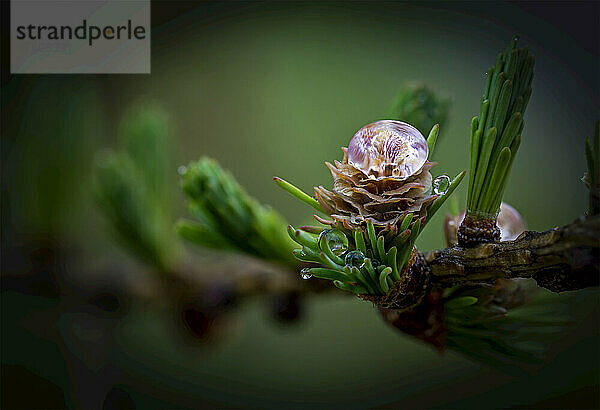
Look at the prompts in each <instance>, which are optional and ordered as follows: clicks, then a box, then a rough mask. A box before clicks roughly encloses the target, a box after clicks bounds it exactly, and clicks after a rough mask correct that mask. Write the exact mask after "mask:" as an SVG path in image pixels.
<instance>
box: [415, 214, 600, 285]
mask: <svg viewBox="0 0 600 410" xmlns="http://www.w3.org/2000/svg"><path fill="white" fill-rule="evenodd" d="M599 247H600V216H590V217H582V218H580V219H578V220H576V221H575V222H573V223H572V224H570V225H567V226H564V227H561V228H554V229H550V230H548V231H545V232H532V231H526V232H523V233H522V234H521V235H520V236H519V237H518V238H517V239H516V240H514V241H511V242H500V243H488V244H483V245H481V246H478V247H476V248H462V247H460V246H455V247H452V248H446V249H441V250H436V251H432V252H428V253H426V254H425V259H426V261H427V264H428V266H429V268H430V270H431V283H432V285H433V286H439V287H449V286H453V285H459V284H468V283H477V282H490V283H491V282H493V281H494V280H496V279H498V278H534V279H535V280H536V281H537V283H538V284H539V285H540V286H542V287H544V288H547V289H549V290H551V291H553V292H562V291H567V290H576V289H581V288H585V287H590V286H598V285H599V284H600V268H599Z"/></svg>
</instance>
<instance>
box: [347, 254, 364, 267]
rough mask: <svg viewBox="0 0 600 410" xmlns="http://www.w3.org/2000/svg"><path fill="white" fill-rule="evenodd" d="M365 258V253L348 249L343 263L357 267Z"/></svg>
mask: <svg viewBox="0 0 600 410" xmlns="http://www.w3.org/2000/svg"><path fill="white" fill-rule="evenodd" d="M364 260H365V255H363V253H362V252H361V251H350V252H348V253H347V254H346V258H345V259H344V263H345V264H346V266H356V267H359V266H360V265H362V263H363V261H364Z"/></svg>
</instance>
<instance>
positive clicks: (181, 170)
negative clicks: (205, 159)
mask: <svg viewBox="0 0 600 410" xmlns="http://www.w3.org/2000/svg"><path fill="white" fill-rule="evenodd" d="M186 172H187V167H186V166H185V165H180V166H179V168H177V173H178V174H179V175H181V176H183V175H185V173H186Z"/></svg>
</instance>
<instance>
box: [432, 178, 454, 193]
mask: <svg viewBox="0 0 600 410" xmlns="http://www.w3.org/2000/svg"><path fill="white" fill-rule="evenodd" d="M449 187H450V177H449V176H448V175H440V176H439V177H436V178H435V179H434V180H433V193H434V194H437V195H444V194H445V193H446V191H447V190H448V188H449Z"/></svg>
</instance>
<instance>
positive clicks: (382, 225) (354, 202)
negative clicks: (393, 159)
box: [315, 148, 438, 233]
mask: <svg viewBox="0 0 600 410" xmlns="http://www.w3.org/2000/svg"><path fill="white" fill-rule="evenodd" d="M342 150H343V151H344V158H343V160H342V162H339V161H335V166H334V165H332V164H330V163H328V162H327V163H326V164H327V166H328V167H329V169H330V170H331V175H332V176H333V189H332V190H331V191H329V190H327V189H325V188H324V187H322V186H319V187H315V198H316V199H317V201H319V203H320V204H321V206H322V207H323V209H324V210H325V211H326V212H327V213H328V214H329V215H330V216H331V218H332V219H333V221H332V222H331V225H336V226H338V227H339V228H342V229H346V230H354V229H356V228H360V227H363V228H364V226H365V224H366V222H367V221H368V220H371V221H373V224H374V226H375V229H376V231H377V233H379V232H381V231H383V230H392V231H393V230H395V229H397V224H398V223H399V222H401V221H402V219H403V218H404V216H406V215H407V214H408V213H412V214H413V215H414V220H416V219H417V218H421V217H424V216H425V215H426V213H427V208H428V207H429V206H430V205H431V204H432V202H433V201H434V200H435V199H436V198H437V197H438V195H431V194H430V192H431V180H432V177H431V173H430V172H429V170H430V169H431V168H432V167H433V166H434V165H435V163H434V162H429V161H426V162H425V164H424V165H423V166H422V167H421V169H420V170H418V171H417V172H415V173H414V174H413V175H411V176H410V177H408V178H405V179H399V178H397V177H394V176H393V175H392V170H391V169H390V170H389V171H390V172H385V173H384V174H383V175H365V174H364V173H363V172H362V171H361V170H359V169H357V168H355V167H354V166H352V165H351V164H350V163H348V150H347V149H346V148H342ZM386 171H387V170H386Z"/></svg>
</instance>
